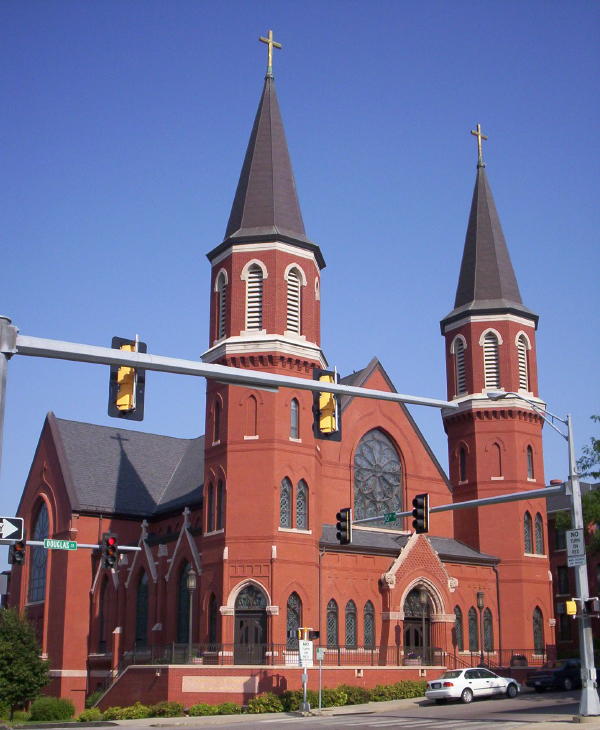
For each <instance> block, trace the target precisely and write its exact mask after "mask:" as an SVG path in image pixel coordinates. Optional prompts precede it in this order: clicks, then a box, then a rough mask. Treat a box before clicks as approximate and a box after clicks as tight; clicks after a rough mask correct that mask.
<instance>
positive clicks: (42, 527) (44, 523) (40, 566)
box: [28, 502, 48, 602]
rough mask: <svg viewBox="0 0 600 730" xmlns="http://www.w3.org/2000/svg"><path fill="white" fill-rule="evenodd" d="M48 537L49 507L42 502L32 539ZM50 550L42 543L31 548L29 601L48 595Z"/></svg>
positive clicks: (41, 599) (41, 598)
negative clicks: (47, 567) (47, 579)
mask: <svg viewBox="0 0 600 730" xmlns="http://www.w3.org/2000/svg"><path fill="white" fill-rule="evenodd" d="M46 537H48V508H47V507H46V503H45V502H42V503H41V506H40V509H39V512H38V514H37V518H36V521H35V527H34V528H33V535H32V537H31V539H32V540H44V539H45V538H46ZM47 560H48V551H47V550H46V548H44V547H42V546H41V545H36V546H35V547H33V548H31V563H30V566H29V595H28V600H29V601H32V602H33V601H43V600H44V598H45V596H46V563H47Z"/></svg>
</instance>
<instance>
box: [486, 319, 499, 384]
mask: <svg viewBox="0 0 600 730" xmlns="http://www.w3.org/2000/svg"><path fill="white" fill-rule="evenodd" d="M483 372H484V385H485V387H486V388H499V387H500V363H499V357H498V337H497V336H496V335H495V334H494V333H493V332H486V333H485V336H484V338H483Z"/></svg>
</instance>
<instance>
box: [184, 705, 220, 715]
mask: <svg viewBox="0 0 600 730" xmlns="http://www.w3.org/2000/svg"><path fill="white" fill-rule="evenodd" d="M218 711H219V709H218V706H217V705H207V704H206V703H205V702H199V703H198V704H197V705H192V706H191V707H190V709H189V710H188V715H190V716H191V717H202V716H204V715H216V714H217V713H218Z"/></svg>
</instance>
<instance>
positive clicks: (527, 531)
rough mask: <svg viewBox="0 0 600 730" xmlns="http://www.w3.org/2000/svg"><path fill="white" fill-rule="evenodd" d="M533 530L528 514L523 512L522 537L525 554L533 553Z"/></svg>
mask: <svg viewBox="0 0 600 730" xmlns="http://www.w3.org/2000/svg"><path fill="white" fill-rule="evenodd" d="M532 533H533V530H532V523H531V515H530V514H529V512H525V518H524V519H523V537H524V540H525V552H526V553H532V552H533V535H532Z"/></svg>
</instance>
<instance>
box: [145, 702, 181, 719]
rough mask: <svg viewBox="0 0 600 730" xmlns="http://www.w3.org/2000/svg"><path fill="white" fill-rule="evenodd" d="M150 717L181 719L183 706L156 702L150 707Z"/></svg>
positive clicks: (174, 703) (176, 703)
mask: <svg viewBox="0 0 600 730" xmlns="http://www.w3.org/2000/svg"><path fill="white" fill-rule="evenodd" d="M150 712H151V715H150V717H182V716H183V715H184V711H183V705H182V704H181V703H179V702H168V701H166V700H165V701H163V702H157V703H156V704H155V705H152V706H151V707H150Z"/></svg>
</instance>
